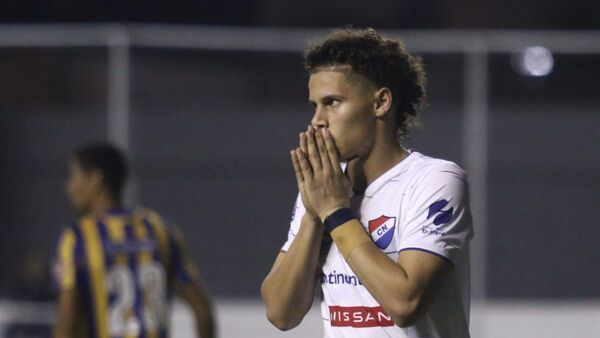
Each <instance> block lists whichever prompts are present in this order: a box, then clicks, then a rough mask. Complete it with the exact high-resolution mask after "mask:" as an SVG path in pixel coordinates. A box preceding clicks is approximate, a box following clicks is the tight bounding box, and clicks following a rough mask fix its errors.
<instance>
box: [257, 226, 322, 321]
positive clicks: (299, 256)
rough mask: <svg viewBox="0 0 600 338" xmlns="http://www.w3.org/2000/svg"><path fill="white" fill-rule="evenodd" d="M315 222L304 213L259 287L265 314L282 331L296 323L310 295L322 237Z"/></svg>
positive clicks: (313, 285) (309, 304)
mask: <svg viewBox="0 0 600 338" xmlns="http://www.w3.org/2000/svg"><path fill="white" fill-rule="evenodd" d="M316 222H318V220H315V219H314V218H312V217H311V216H308V215H305V216H304V217H303V218H302V225H301V226H300V230H299V231H298V234H297V235H296V238H295V240H294V242H293V243H292V245H291V246H290V248H289V250H288V251H287V252H286V253H285V254H283V255H281V256H280V257H281V258H280V260H279V259H278V261H277V262H276V263H275V265H274V267H273V269H272V270H271V272H270V273H269V275H268V276H267V277H266V278H265V280H264V282H263V285H262V287H261V294H262V298H263V300H264V302H265V304H266V307H267V317H268V318H269V320H270V321H271V322H272V323H273V324H274V325H275V326H277V327H278V328H280V329H282V330H286V329H290V328H292V327H294V326H296V325H298V324H299V323H300V321H301V320H302V318H303V317H304V315H305V314H306V313H307V312H308V310H309V309H310V306H311V304H312V301H313V298H314V292H315V282H316V279H317V272H318V263H319V262H318V260H319V249H320V246H321V242H322V239H323V228H322V226H321V225H320V224H317V223H316Z"/></svg>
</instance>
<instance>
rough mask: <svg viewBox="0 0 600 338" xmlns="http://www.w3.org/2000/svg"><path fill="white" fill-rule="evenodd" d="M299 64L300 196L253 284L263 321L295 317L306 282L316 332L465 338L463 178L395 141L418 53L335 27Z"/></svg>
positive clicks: (421, 78) (304, 306) (418, 92)
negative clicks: (302, 90)
mask: <svg viewBox="0 0 600 338" xmlns="http://www.w3.org/2000/svg"><path fill="white" fill-rule="evenodd" d="M305 65H306V69H307V70H308V72H309V76H310V78H309V81H308V90H309V101H310V103H311V104H312V105H313V107H314V110H315V112H314V116H313V118H312V120H311V122H310V126H309V127H308V129H307V130H306V132H303V133H300V140H299V147H298V148H297V149H295V150H292V152H291V158H292V163H293V166H294V170H295V172H296V181H297V184H298V188H299V191H300V193H299V197H298V199H297V203H296V207H295V211H294V213H293V216H292V224H291V228H290V231H289V235H288V241H287V242H286V243H285V244H284V245H283V248H282V250H281V253H280V254H279V255H278V257H277V259H276V260H275V263H274V265H273V268H272V269H271V272H270V273H269V275H268V276H267V277H266V278H265V281H264V282H263V285H262V288H261V292H262V296H263V299H264V301H265V303H266V305H267V317H268V318H269V320H270V321H271V322H272V323H273V324H274V325H275V326H277V327H278V328H280V329H282V330H288V329H291V328H293V327H295V326H296V325H298V324H299V323H300V322H301V321H302V319H303V317H304V315H305V314H306V313H307V312H308V310H309V309H310V306H311V304H312V301H313V298H314V292H315V283H317V282H318V283H320V285H321V289H322V291H323V300H322V303H321V312H322V316H323V321H324V332H325V336H326V337H411V338H412V337H414V338H416V337H430V338H434V337H440V338H466V337H469V250H468V244H469V241H470V239H471V237H472V224H471V215H470V211H469V201H468V195H467V182H466V175H465V173H464V172H463V170H462V169H460V168H459V167H458V166H457V165H456V164H454V163H452V162H448V161H444V160H440V159H435V158H431V157H427V156H425V155H423V154H421V153H418V152H416V151H411V150H408V149H406V148H404V147H403V146H402V145H401V144H400V142H399V140H398V135H399V134H400V136H403V135H404V136H406V134H407V132H408V128H409V126H410V123H411V121H412V119H413V118H414V117H415V116H416V115H417V109H418V108H419V106H420V105H421V103H422V101H423V99H424V96H425V89H424V85H425V73H424V71H423V69H422V66H421V63H420V60H419V59H418V58H416V57H414V56H412V55H411V54H409V53H408V52H407V51H406V50H405V49H404V47H403V46H402V45H401V43H399V42H398V41H396V40H393V39H389V38H385V37H383V36H381V35H380V34H379V33H377V32H376V31H374V30H372V29H368V30H354V29H346V30H339V31H336V32H334V33H332V34H331V35H329V36H328V37H327V38H326V39H325V40H324V41H323V42H320V43H317V44H315V45H313V46H311V47H310V48H309V49H308V50H307V51H306V53H305ZM342 162H343V163H344V166H343V167H342V166H341V165H340V163H342ZM328 244H330V247H328ZM320 254H321V255H322V256H323V258H324V262H322V264H320V259H319V255H320Z"/></svg>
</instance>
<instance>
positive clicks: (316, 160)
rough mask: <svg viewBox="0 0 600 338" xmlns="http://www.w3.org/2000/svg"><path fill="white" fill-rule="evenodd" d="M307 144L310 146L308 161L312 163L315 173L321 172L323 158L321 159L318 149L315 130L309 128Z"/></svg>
mask: <svg viewBox="0 0 600 338" xmlns="http://www.w3.org/2000/svg"><path fill="white" fill-rule="evenodd" d="M306 138H307V140H306V144H307V146H308V160H309V161H310V166H311V167H312V169H313V170H314V172H319V171H321V158H320V157H319V150H318V149H317V143H316V142H315V130H314V128H309V129H308V132H307V133H306Z"/></svg>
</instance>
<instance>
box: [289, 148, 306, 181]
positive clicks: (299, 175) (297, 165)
mask: <svg viewBox="0 0 600 338" xmlns="http://www.w3.org/2000/svg"><path fill="white" fill-rule="evenodd" d="M290 155H291V156H292V165H293V166H294V174H296V183H298V189H299V190H300V188H301V187H302V185H303V184H304V176H302V169H300V162H299V160H298V156H296V149H294V150H292V151H290Z"/></svg>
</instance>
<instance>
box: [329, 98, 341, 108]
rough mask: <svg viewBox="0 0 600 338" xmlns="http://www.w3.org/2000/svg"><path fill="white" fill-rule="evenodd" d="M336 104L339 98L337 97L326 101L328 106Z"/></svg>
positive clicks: (338, 102)
mask: <svg viewBox="0 0 600 338" xmlns="http://www.w3.org/2000/svg"><path fill="white" fill-rule="evenodd" d="M338 104H340V100H338V99H330V100H328V101H327V105H328V106H330V107H335V106H337V105H338Z"/></svg>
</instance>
